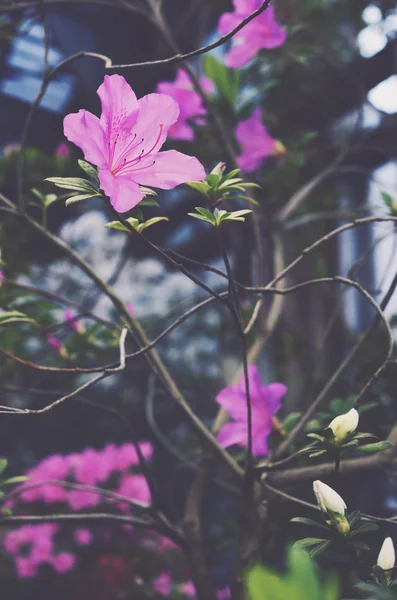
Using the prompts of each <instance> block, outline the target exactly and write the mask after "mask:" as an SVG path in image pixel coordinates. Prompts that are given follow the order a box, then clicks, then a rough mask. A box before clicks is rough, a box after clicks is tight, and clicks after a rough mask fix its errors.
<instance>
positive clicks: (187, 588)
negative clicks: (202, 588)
mask: <svg viewBox="0 0 397 600" xmlns="http://www.w3.org/2000/svg"><path fill="white" fill-rule="evenodd" d="M178 587H179V589H180V591H181V592H182V593H183V594H185V596H188V597H189V598H192V597H193V596H195V595H196V590H195V587H194V585H193V583H192V582H191V581H186V583H181V585H180V586H178Z"/></svg>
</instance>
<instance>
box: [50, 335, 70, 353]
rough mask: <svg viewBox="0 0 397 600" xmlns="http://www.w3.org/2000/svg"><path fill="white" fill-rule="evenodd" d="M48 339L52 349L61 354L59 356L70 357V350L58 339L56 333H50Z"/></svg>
mask: <svg viewBox="0 0 397 600" xmlns="http://www.w3.org/2000/svg"><path fill="white" fill-rule="evenodd" d="M47 339H48V343H49V344H50V346H51V347H52V349H53V350H55V352H56V353H57V354H59V356H62V358H67V357H68V351H67V350H66V348H65V346H64V345H63V344H62V343H61V342H60V341H59V340H58V338H56V337H55V335H49V336H48V338H47Z"/></svg>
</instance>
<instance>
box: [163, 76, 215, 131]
mask: <svg viewBox="0 0 397 600" xmlns="http://www.w3.org/2000/svg"><path fill="white" fill-rule="evenodd" d="M200 84H201V86H202V88H203V90H204V91H205V92H207V93H211V92H214V90H215V87H214V84H213V83H212V81H211V80H210V79H208V78H207V77H201V78H200ZM157 91H158V92H160V93H162V94H168V95H169V96H171V98H173V99H174V100H175V101H176V102H177V103H178V105H179V111H180V112H179V117H178V120H177V121H176V123H174V124H173V125H171V127H170V129H169V131H168V135H169V137H170V138H172V139H174V140H187V141H192V140H193V139H194V129H193V127H192V122H195V123H196V124H199V125H202V124H204V123H205V121H203V119H202V117H203V115H206V114H207V110H206V109H205V107H204V105H203V101H202V99H201V96H200V94H198V93H197V92H196V90H195V89H194V87H193V84H192V81H191V79H190V77H189V75H188V74H187V73H186V72H185V71H184V70H183V69H178V71H177V74H176V78H175V80H174V81H161V82H160V83H159V84H158V85H157Z"/></svg>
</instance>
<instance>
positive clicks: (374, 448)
mask: <svg viewBox="0 0 397 600" xmlns="http://www.w3.org/2000/svg"><path fill="white" fill-rule="evenodd" d="M390 448H393V444H392V443H391V442H388V441H387V440H384V441H383V442H375V443H374V444H364V445H363V446H359V447H358V450H361V451H362V452H366V453H368V454H370V453H372V452H383V451H384V450H390Z"/></svg>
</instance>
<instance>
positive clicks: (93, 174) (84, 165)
mask: <svg viewBox="0 0 397 600" xmlns="http://www.w3.org/2000/svg"><path fill="white" fill-rule="evenodd" d="M77 162H78V163H79V167H80V168H81V169H83V171H85V173H87V175H88V177H89V178H90V179H92V180H93V181H94V182H95V183H99V179H98V171H97V170H96V168H95V167H93V166H92V165H90V163H88V162H86V161H85V160H81V159H79V160H78V161H77Z"/></svg>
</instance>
